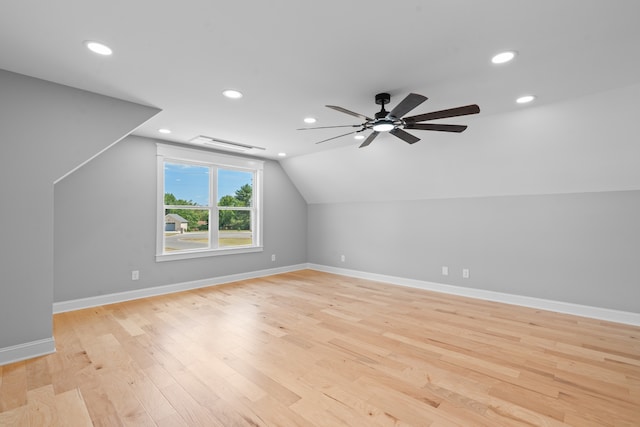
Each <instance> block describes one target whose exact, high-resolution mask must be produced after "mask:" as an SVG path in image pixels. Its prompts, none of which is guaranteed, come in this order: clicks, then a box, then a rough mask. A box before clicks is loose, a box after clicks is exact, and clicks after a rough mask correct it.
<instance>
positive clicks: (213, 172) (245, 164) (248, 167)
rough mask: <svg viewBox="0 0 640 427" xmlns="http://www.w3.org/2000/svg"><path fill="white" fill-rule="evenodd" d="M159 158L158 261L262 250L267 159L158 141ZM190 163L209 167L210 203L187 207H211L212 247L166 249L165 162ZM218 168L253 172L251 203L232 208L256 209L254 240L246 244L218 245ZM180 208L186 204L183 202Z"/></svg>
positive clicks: (207, 208)
mask: <svg viewBox="0 0 640 427" xmlns="http://www.w3.org/2000/svg"><path fill="white" fill-rule="evenodd" d="M156 147H157V150H156V158H157V196H156V199H157V200H156V262H162V261H173V260H181V259H192V258H202V257H210V256H220V255H232V254H242V253H252V252H262V251H263V250H264V248H263V242H262V229H263V226H262V224H263V214H262V192H263V189H262V180H263V171H264V162H263V161H261V160H256V159H252V158H245V157H239V156H231V155H226V154H220V153H217V152H212V151H205V150H199V149H196V148H190V147H176V146H172V145H166V144H160V143H157V144H156ZM167 162H168V163H176V164H188V165H196V166H206V167H209V168H210V169H209V170H210V173H209V206H192V207H186V209H196V210H197V209H204V210H209V227H208V229H209V230H208V232H209V247H208V248H204V249H186V250H181V251H179V252H165V250H164V248H165V244H164V237H165V204H164V194H165V188H164V169H165V163H167ZM218 169H227V170H237V171H243V172H252V173H253V183H252V187H253V188H252V206H249V207H244V206H242V207H241V206H238V207H233V208H234V209H235V210H246V211H251V212H253V215H252V219H251V230H252V239H253V243H252V244H251V245H246V246H222V247H219V246H218V238H219V234H218V233H219V230H218V218H219V212H220V211H221V210H227V209H226V207H223V208H225V209H220V206H218V194H217V192H218V185H217V183H218V173H217V171H218ZM180 209H185V206H182V205H180Z"/></svg>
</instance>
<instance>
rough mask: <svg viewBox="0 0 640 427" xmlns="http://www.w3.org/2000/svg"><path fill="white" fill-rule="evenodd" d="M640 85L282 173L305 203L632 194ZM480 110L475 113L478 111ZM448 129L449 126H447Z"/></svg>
mask: <svg viewBox="0 0 640 427" xmlns="http://www.w3.org/2000/svg"><path fill="white" fill-rule="evenodd" d="M639 97H640V84H636V85H633V86H630V87H624V88H620V89H616V90H612V91H607V92H602V93H598V94H593V95H590V96H586V97H583V98H577V99H573V100H571V101H568V102H562V103H557V104H549V105H545V106H542V107H536V106H535V105H534V106H530V107H524V108H523V109H522V110H520V111H517V112H513V113H506V114H496V115H489V116H483V114H482V112H481V113H480V115H478V116H473V117H464V118H459V119H457V122H458V123H462V124H468V125H469V128H468V129H467V130H466V131H465V132H464V133H462V134H448V133H438V132H426V131H423V132H419V131H414V134H416V135H417V136H419V137H421V138H422V140H421V141H419V142H418V143H416V144H414V145H408V144H405V143H404V142H402V141H401V140H399V139H397V138H395V137H393V136H391V135H385V136H384V137H378V139H376V140H375V141H374V143H373V144H372V145H371V146H369V147H368V148H363V149H358V148H357V147H358V142H357V141H354V140H353V139H351V138H349V137H345V138H342V139H338V140H336V141H332V142H327V143H326V144H335V145H336V146H338V147H340V146H342V147H341V148H336V149H334V150H327V151H323V152H320V153H316V154H310V155H306V156H300V157H293V158H290V159H286V160H283V161H282V162H281V163H282V165H283V167H284V169H285V170H286V172H287V173H288V174H289V176H290V177H291V178H292V180H293V181H294V182H295V184H296V186H297V187H298V189H299V191H300V192H301V193H302V195H303V197H304V198H305V199H306V201H307V203H311V204H313V203H337V202H373V201H392V200H423V199H434V198H456V197H483V196H496V195H522V194H558V193H580V192H600V191H615V190H635V189H640V167H638V159H640V144H639V143H638V136H637V132H638V131H637V128H636V125H635V124H636V123H637V119H638V117H639V114H638V113H639V112H640V111H639V110H640V109H639V108H638V104H637V99H638V98H639ZM480 107H482V106H480ZM446 122H447V123H454V122H456V120H453V119H449V120H447V121H446Z"/></svg>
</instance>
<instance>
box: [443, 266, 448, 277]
mask: <svg viewBox="0 0 640 427" xmlns="http://www.w3.org/2000/svg"><path fill="white" fill-rule="evenodd" d="M442 275H443V276H448V275H449V267H447V266H446V265H443V266H442Z"/></svg>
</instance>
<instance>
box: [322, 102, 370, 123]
mask: <svg viewBox="0 0 640 427" xmlns="http://www.w3.org/2000/svg"><path fill="white" fill-rule="evenodd" d="M325 107H328V108H331V109H332V110H336V111H340V112H341V113H345V114H348V115H350V116H354V117H358V118H359V119H362V120H373V119H371V118H369V117H367V116H363V115H362V114H358V113H354V112H353V111H350V110H347V109H346V108H342V107H338V106H337V105H325Z"/></svg>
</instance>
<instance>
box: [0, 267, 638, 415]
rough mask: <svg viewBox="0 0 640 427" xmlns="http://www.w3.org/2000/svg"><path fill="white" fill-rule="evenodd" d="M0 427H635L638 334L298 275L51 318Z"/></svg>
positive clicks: (6, 369)
mask: <svg viewBox="0 0 640 427" xmlns="http://www.w3.org/2000/svg"><path fill="white" fill-rule="evenodd" d="M54 336H55V340H56V346H57V352H56V353H55V354H52V355H48V356H44V357H39V358H36V359H32V360H29V361H25V362H19V363H14V364H11V365H5V366H2V367H0V425H2V426H38V427H40V426H58V425H60V426H62V425H64V426H85V425H87V426H89V425H96V426H224V427H230V426H252V427H255V426H283V427H288V426H332V427H333V426H432V427H436V426H440V427H444V426H492V427H493V426H550V427H553V426H580V427H589V426H594V427H595V426H597V427H603V426H615V427H620V426H640V328H638V327H633V326H628V325H621V324H615V323H609V322H604V321H598V320H593V319H585V318H580V317H574V316H569V315H563V314H557V313H551V312H544V311H540V310H534V309H529V308H523V307H517V306H509V305H505V304H499V303H493V302H487V301H479V300H472V299H467V298H462V297H455V296H450V295H443V294H437V293H431V292H426V291H422V290H417V289H411V288H403V287H397V286H391V285H386V284H381V283H376V282H371V281H367V280H361V279H354V278H348V277H343V276H337V275H332V274H327V273H320V272H316V271H310V270H303V271H298V272H293V273H287V274H281V275H276V276H271V277H267V278H262V279H255V280H247V281H243V282H237V283H234V284H229V285H224V286H216V287H210V288H204V289H198V290H193V291H187V292H182V293H177V294H171V295H165V296H160V297H154V298H148V299H143V300H137V301H130V302H125V303H120V304H113V305H108V306H103V307H98V308H91V309H86V310H79V311H75V312H69V313H62V314H58V315H55V316H54Z"/></svg>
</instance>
